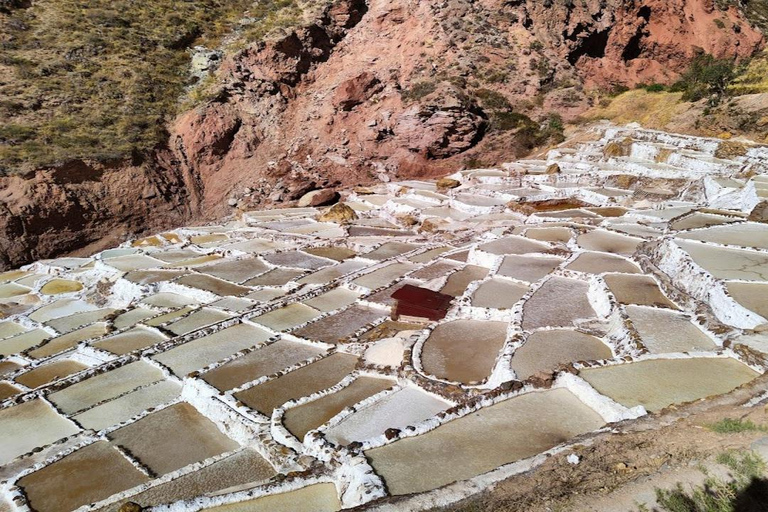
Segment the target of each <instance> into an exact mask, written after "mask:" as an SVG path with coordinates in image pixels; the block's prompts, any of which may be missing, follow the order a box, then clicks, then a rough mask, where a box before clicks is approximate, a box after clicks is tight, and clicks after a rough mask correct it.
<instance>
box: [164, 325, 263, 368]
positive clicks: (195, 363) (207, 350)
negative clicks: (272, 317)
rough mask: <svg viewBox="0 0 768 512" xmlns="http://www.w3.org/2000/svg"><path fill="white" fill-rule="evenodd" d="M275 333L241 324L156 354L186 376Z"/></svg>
mask: <svg viewBox="0 0 768 512" xmlns="http://www.w3.org/2000/svg"><path fill="white" fill-rule="evenodd" d="M271 337H272V335H271V334H270V333H269V332H268V331H265V330H264V329H260V328H258V327H256V326H253V325H248V324H237V325H234V326H232V327H229V328H227V329H223V330H221V331H218V332H216V333H214V334H210V335H208V336H204V337H202V338H198V339H195V340H192V341H188V342H186V343H184V344H182V345H179V346H178V347H174V348H172V349H170V350H168V351H166V352H163V353H162V354H157V355H155V356H152V358H153V359H155V360H156V361H158V362H160V363H162V364H164V365H166V366H167V367H169V368H170V369H171V370H172V371H173V372H174V373H175V374H176V375H179V376H183V375H186V374H188V373H189V372H191V371H193V370H198V369H200V368H204V367H206V366H208V365H209V364H211V363H215V362H216V361H220V360H221V359H224V358H226V357H228V356H231V355H232V354H234V353H235V352H239V351H241V350H243V349H246V348H251V347H255V346H256V345H259V344H261V343H264V342H265V341H267V340H268V339H269V338H271Z"/></svg>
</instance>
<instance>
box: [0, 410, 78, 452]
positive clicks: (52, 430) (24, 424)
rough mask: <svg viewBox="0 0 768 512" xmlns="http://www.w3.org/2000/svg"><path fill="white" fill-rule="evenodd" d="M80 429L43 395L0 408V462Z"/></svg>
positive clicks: (75, 432)
mask: <svg viewBox="0 0 768 512" xmlns="http://www.w3.org/2000/svg"><path fill="white" fill-rule="evenodd" d="M79 431H80V429H79V428H77V426H76V425H75V424H74V423H72V422H71V421H69V420H67V419H65V418H64V417H63V416H61V415H59V414H58V413H57V412H56V411H55V410H54V409H53V408H52V407H51V406H50V405H48V404H47V403H45V402H44V401H43V400H41V399H35V400H30V401H29V402H24V403H22V404H19V405H14V406H13V407H8V408H5V409H0V432H2V433H3V442H2V443H0V464H6V463H8V462H10V461H12V460H13V459H14V458H16V457H18V456H19V455H23V454H25V453H28V452H30V451H32V450H34V449H35V448H39V447H41V446H45V445H47V444H50V443H53V442H54V441H58V440H59V439H61V438H64V437H67V436H71V435H73V434H77V433H78V432H79Z"/></svg>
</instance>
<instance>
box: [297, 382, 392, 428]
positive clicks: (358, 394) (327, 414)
mask: <svg viewBox="0 0 768 512" xmlns="http://www.w3.org/2000/svg"><path fill="white" fill-rule="evenodd" d="M394 384H395V381H393V380H391V379H385V378H376V377H366V376H363V377H358V378H357V379H355V380H354V381H353V382H352V383H351V384H350V385H349V386H347V387H345V388H343V389H341V390H339V391H337V392H335V393H331V394H329V395H325V396H323V397H321V398H318V399H317V400H313V401H311V402H307V403H305V404H302V405H300V406H298V407H293V408H291V409H288V410H287V411H286V412H285V416H284V418H283V423H284V424H285V427H286V428H287V429H288V431H289V432H291V434H293V435H294V436H296V438H298V439H299V440H303V439H304V436H305V435H306V433H307V432H309V431H310V430H313V429H316V428H317V427H319V426H320V425H322V424H324V423H325V422H327V421H328V420H330V419H331V418H333V417H334V416H336V415H337V414H339V413H340V412H341V411H342V410H344V409H345V408H346V407H351V406H353V405H355V404H356V403H358V402H361V401H363V400H365V399H366V398H369V397H371V396H373V395H375V394H376V393H379V392H381V391H384V390H385V389H388V388H391V387H392V386H393V385H394Z"/></svg>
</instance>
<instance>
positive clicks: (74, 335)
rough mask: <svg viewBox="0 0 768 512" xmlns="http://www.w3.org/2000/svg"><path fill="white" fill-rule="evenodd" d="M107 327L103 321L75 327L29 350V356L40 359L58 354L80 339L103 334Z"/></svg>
mask: <svg viewBox="0 0 768 512" xmlns="http://www.w3.org/2000/svg"><path fill="white" fill-rule="evenodd" d="M108 328H109V326H108V324H106V323H104V322H97V323H95V324H91V325H89V326H88V327H83V328H81V329H77V330H75V331H72V332H70V333H67V334H64V335H63V336H58V337H56V338H52V339H51V340H49V341H47V342H45V343H44V344H43V345H42V346H41V347H40V348H36V349H34V350H30V351H29V355H30V357H34V358H36V359H40V358H43V357H48V356H52V355H54V354H58V353H59V352H63V351H64V350H68V349H70V348H73V347H75V346H76V345H77V344H78V343H80V342H81V341H85V340H90V339H93V338H98V337H99V336H103V335H104V334H106V333H107V331H108Z"/></svg>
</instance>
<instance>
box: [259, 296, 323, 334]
mask: <svg viewBox="0 0 768 512" xmlns="http://www.w3.org/2000/svg"><path fill="white" fill-rule="evenodd" d="M320 315H321V312H320V311H318V310H316V309H314V308H311V307H309V306H305V305H304V304H298V303H296V304H289V305H288V306H285V307H282V308H280V309H275V310H274V311H270V312H269V313H265V314H263V315H261V316H257V317H256V318H254V319H253V321H254V322H256V323H258V324H261V325H263V326H265V327H269V328H270V329H272V330H275V331H285V330H288V329H292V328H294V327H296V326H297V325H301V324H305V323H307V322H309V321H311V320H314V319H315V318H317V317H318V316H320Z"/></svg>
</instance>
